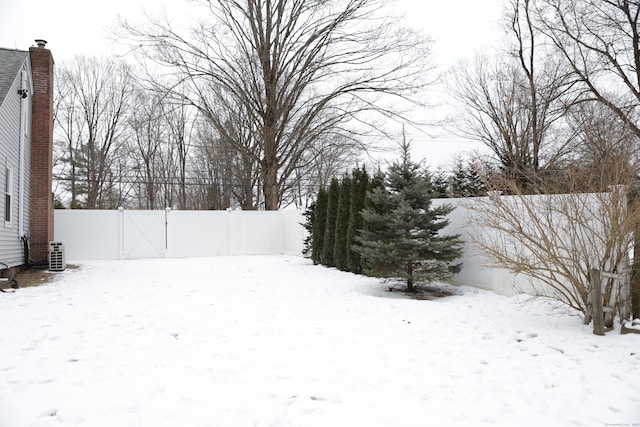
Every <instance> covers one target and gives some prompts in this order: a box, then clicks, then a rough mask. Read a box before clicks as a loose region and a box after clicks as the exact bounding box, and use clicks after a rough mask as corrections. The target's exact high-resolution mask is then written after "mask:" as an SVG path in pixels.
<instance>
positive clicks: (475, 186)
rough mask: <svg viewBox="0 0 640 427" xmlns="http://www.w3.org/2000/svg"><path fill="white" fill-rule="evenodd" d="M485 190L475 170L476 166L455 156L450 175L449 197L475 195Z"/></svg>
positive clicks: (483, 192)
mask: <svg viewBox="0 0 640 427" xmlns="http://www.w3.org/2000/svg"><path fill="white" fill-rule="evenodd" d="M486 192H487V188H486V186H485V185H484V182H482V178H481V177H480V174H479V173H478V172H477V166H476V165H474V164H473V163H471V162H466V163H465V162H464V161H463V160H462V159H461V158H457V159H456V160H455V163H454V165H453V175H452V176H451V193H452V194H451V197H477V196H482V195H485V194H486Z"/></svg>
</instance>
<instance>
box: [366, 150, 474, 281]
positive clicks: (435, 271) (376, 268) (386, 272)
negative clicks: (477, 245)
mask: <svg viewBox="0 0 640 427" xmlns="http://www.w3.org/2000/svg"><path fill="white" fill-rule="evenodd" d="M409 148H410V147H409V144H408V143H407V142H406V141H405V142H403V144H402V150H403V151H402V159H401V161H400V162H396V163H394V164H393V165H392V166H391V167H390V168H389V171H388V173H387V174H386V179H385V188H381V187H377V188H374V189H373V191H372V192H371V193H370V195H369V198H370V200H371V205H370V206H368V207H366V208H365V209H364V210H363V211H362V216H363V218H364V220H365V223H366V224H367V226H366V227H365V229H364V230H363V231H362V232H361V233H360V234H359V236H357V237H356V241H357V242H358V244H357V245H356V246H355V250H357V251H358V252H359V253H360V255H361V256H362V258H363V259H364V261H365V262H364V266H365V273H367V274H370V275H373V276H378V277H397V278H401V279H403V280H406V283H407V290H408V291H413V290H414V289H415V288H414V284H415V282H416V281H418V280H424V281H428V282H430V281H436V280H446V279H449V278H450V277H451V276H452V275H453V274H454V273H456V272H458V271H459V270H460V268H461V265H460V264H453V262H454V261H455V260H456V259H457V258H459V257H460V256H461V255H462V242H461V241H460V239H459V236H458V235H440V234H439V232H440V230H442V229H443V228H444V227H446V226H447V224H448V221H447V220H446V219H443V218H444V217H445V216H446V215H447V214H449V213H450V212H451V211H452V210H453V208H452V207H451V206H450V205H442V206H439V207H436V208H433V207H431V191H432V187H431V182H430V178H429V176H428V175H425V174H424V173H421V172H420V170H419V169H420V168H419V166H418V165H417V164H415V163H413V162H411V159H410V156H409Z"/></svg>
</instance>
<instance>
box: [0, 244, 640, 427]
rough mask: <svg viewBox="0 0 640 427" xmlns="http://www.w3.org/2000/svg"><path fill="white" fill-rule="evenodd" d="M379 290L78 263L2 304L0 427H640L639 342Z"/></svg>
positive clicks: (237, 267)
mask: <svg viewBox="0 0 640 427" xmlns="http://www.w3.org/2000/svg"><path fill="white" fill-rule="evenodd" d="M442 288H443V287H442V286H440V290H442ZM388 289H389V283H387V282H385V281H383V280H378V279H373V278H366V277H361V276H355V275H352V274H348V273H342V272H339V271H336V270H335V269H329V268H325V267H321V266H313V265H312V264H311V263H310V262H309V261H307V260H304V259H301V258H297V257H286V256H253V257H246V256H237V257H215V258H200V259H162V260H132V261H100V262H83V263H82V264H81V266H80V268H79V269H77V270H67V271H65V272H63V273H59V274H58V275H57V276H56V280H55V281H54V282H53V283H51V284H48V285H44V286H40V287H34V288H24V289H20V290H18V291H17V292H16V293H13V294H0V323H1V324H2V329H1V332H0V426H2V427H27V426H28V427H48V426H56V427H58V426H65V427H66V426H87V427H89V426H90V427H100V426H105V427H107V426H109V427H119V426H136V427H144V426H148V427H162V426H171V427H175V426H189V427H199V426H202V427H204V426H225V427H226V426H305V427H306V426H323V427H327V426H368V427H369V426H374V427H375V426H385V427H388V426H402V427H407V426H483V425H487V426H515V425H517V426H605V425H636V426H637V425H638V424H639V423H640V381H638V379H639V378H640V335H637V334H628V335H621V334H619V332H618V331H615V332H610V333H608V334H607V335H606V336H605V337H598V336H596V335H593V333H592V331H591V328H590V327H588V326H583V325H582V324H581V320H580V318H578V317H576V316H570V315H568V314H566V313H565V314H562V313H561V314H558V313H557V312H556V313H555V314H553V315H549V313H550V312H551V311H552V310H553V309H554V305H553V304H551V303H549V302H545V301H539V300H536V301H531V300H529V299H527V298H523V297H504V296H499V295H496V294H493V293H490V292H487V291H481V290H477V289H473V288H459V289H454V291H455V292H453V293H454V295H451V296H446V297H443V298H435V299H431V300H429V299H420V300H418V299H414V298H408V297H407V296H405V295H404V294H403V293H401V292H397V291H396V292H389V290H388Z"/></svg>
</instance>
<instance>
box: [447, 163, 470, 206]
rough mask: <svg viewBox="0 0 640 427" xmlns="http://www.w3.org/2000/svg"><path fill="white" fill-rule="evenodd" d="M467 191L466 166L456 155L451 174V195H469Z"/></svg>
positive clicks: (457, 196)
mask: <svg viewBox="0 0 640 427" xmlns="http://www.w3.org/2000/svg"><path fill="white" fill-rule="evenodd" d="M468 192H469V189H468V182H467V167H466V166H465V164H464V162H463V161H462V158H460V157H457V158H456V160H455V162H454V163H453V174H452V175H451V197H456V198H459V197H469V195H468Z"/></svg>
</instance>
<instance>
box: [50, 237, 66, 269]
mask: <svg viewBox="0 0 640 427" xmlns="http://www.w3.org/2000/svg"><path fill="white" fill-rule="evenodd" d="M65 268H67V262H66V261H65V258H64V245H63V244H62V242H49V270H51V271H64V269H65Z"/></svg>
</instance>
